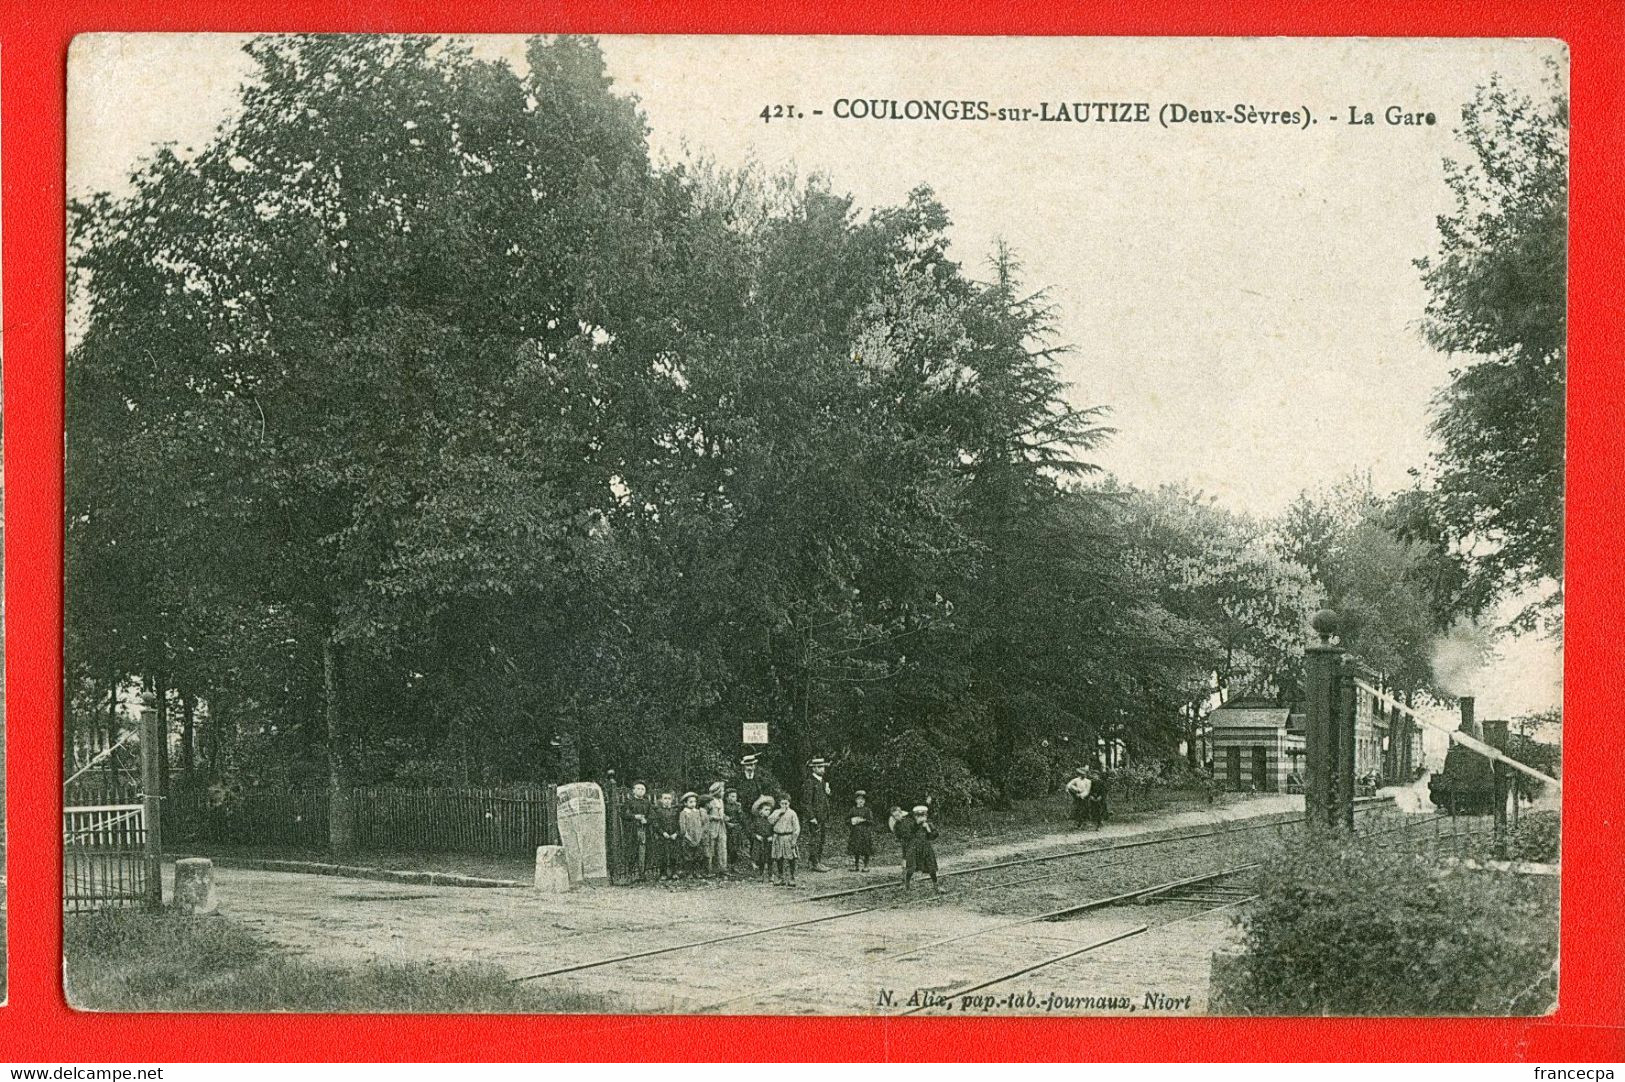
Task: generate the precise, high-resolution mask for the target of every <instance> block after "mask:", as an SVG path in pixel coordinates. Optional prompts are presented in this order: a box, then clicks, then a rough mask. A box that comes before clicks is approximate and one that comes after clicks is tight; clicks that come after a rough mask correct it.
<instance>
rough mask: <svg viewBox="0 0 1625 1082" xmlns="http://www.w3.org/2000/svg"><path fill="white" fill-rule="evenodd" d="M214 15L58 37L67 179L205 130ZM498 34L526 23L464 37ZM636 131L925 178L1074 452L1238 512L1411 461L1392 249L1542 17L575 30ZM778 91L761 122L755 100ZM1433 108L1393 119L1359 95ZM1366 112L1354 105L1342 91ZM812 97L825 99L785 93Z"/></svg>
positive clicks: (1532, 652) (1420, 406) (1529, 655)
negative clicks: (1076, 445)
mask: <svg viewBox="0 0 1625 1082" xmlns="http://www.w3.org/2000/svg"><path fill="white" fill-rule="evenodd" d="M243 40H244V39H242V38H240V37H235V36H231V35H118V36H115V35H93V36H89V37H81V38H79V39H77V40H76V42H75V46H74V51H73V53H72V55H71V57H70V65H69V140H70V144H69V145H70V153H69V190H70V192H73V193H75V194H83V193H85V192H88V191H93V190H102V189H109V190H113V191H118V190H120V189H121V188H123V187H124V186H125V185H126V184H127V178H128V174H129V172H130V171H131V169H132V168H133V167H134V165H135V164H136V163H137V162H138V161H139V160H140V159H141V158H142V157H143V156H145V155H147V154H149V153H150V152H151V151H152V149H153V148H154V147H155V146H157V145H158V144H160V143H165V142H170V143H174V144H176V145H177V147H178V148H180V149H182V150H183V151H184V149H185V148H187V147H196V146H200V145H202V144H203V143H205V142H206V141H207V139H208V137H209V135H210V133H211V132H212V131H213V130H214V128H215V127H216V126H217V125H218V124H220V123H221V122H223V121H225V120H227V119H228V118H229V117H230V116H231V114H232V112H233V110H234V108H235V102H236V92H237V88H238V86H239V84H240V83H241V82H242V81H243V80H244V79H245V78H247V77H249V75H250V74H251V66H250V65H249V63H248V62H247V60H246V58H245V57H243V55H242V53H241V48H240V46H241V44H242V41H243ZM474 40H475V48H476V50H477V51H478V52H480V53H482V54H487V55H502V56H508V57H511V58H513V59H514V61H515V62H516V63H520V62H522V56H523V40H522V39H517V38H482V39H474ZM600 43H601V45H602V47H603V50H604V54H605V57H606V62H607V65H608V69H609V74H610V75H611V76H612V77H613V78H614V79H615V82H616V85H617V87H618V88H619V89H621V90H624V91H630V92H632V93H634V94H636V95H637V96H638V98H639V100H640V103H641V106H642V108H643V111H644V113H645V115H646V117H647V119H648V123H649V126H650V141H651V145H652V147H653V148H654V151H655V153H656V154H657V156H660V157H663V158H666V159H670V160H678V159H681V158H683V157H684V156H686V155H689V154H699V155H704V156H707V157H710V158H713V159H715V160H716V161H717V162H718V163H720V164H722V165H724V166H731V167H736V166H741V165H745V164H748V163H754V164H756V165H759V166H761V167H763V168H765V169H768V170H779V169H783V168H794V169H796V170H798V171H799V172H800V173H802V174H810V173H821V174H824V175H826V176H828V177H829V179H830V181H831V182H832V185H833V187H834V188H835V189H836V190H838V191H845V192H849V193H851V194H852V195H853V196H854V197H855V199H856V201H857V203H858V205H859V206H860V207H862V208H876V207H884V206H887V205H893V204H896V203H898V202H900V201H901V200H902V199H904V198H905V197H906V195H907V193H908V192H909V191H910V190H911V189H912V188H914V187H915V186H917V185H921V184H927V185H930V186H931V187H932V188H933V189H934V190H935V191H936V193H937V196H938V197H939V199H940V200H941V201H942V203H943V204H944V205H945V206H946V208H947V210H948V212H949V214H950V215H951V217H952V219H953V222H954V224H953V227H952V230H951V237H952V240H953V246H952V249H951V255H952V256H953V257H954V258H956V259H958V260H959V261H961V262H962V263H964V264H965V265H966V266H967V268H969V269H970V270H971V271H973V272H976V273H979V272H980V271H981V270H982V269H983V268H985V265H986V259H987V256H988V254H989V253H990V252H991V251H992V250H993V248H994V246H995V244H996V243H998V242H999V241H1000V240H1002V241H1004V242H1006V243H1008V244H1009V245H1010V246H1011V247H1012V248H1013V249H1014V251H1015V253H1016V255H1017V257H1018V258H1019V259H1020V261H1021V263H1022V265H1023V268H1024V273H1025V276H1026V280H1027V282H1028V283H1029V285H1031V286H1032V287H1034V288H1039V287H1042V288H1045V289H1047V290H1048V295H1049V298H1050V300H1051V302H1052V303H1053V304H1054V306H1055V310H1056V317H1057V329H1058V337H1059V339H1060V340H1061V341H1062V342H1065V343H1067V344H1069V345H1070V346H1072V347H1073V352H1071V353H1070V354H1069V355H1067V357H1066V358H1065V360H1064V362H1063V368H1064V375H1065V376H1066V378H1067V379H1068V380H1069V381H1070V383H1071V385H1072V386H1071V391H1070V395H1071V398H1072V400H1073V401H1074V402H1075V403H1076V404H1078V405H1085V406H1095V405H1105V406H1107V407H1109V409H1110V415H1109V421H1108V423H1109V424H1111V425H1112V426H1113V427H1114V428H1115V429H1116V433H1115V435H1114V437H1113V438H1112V439H1111V441H1110V442H1109V443H1108V444H1107V445H1106V446H1105V447H1103V448H1102V449H1100V450H1099V451H1098V452H1095V453H1094V454H1093V456H1092V457H1093V458H1094V460H1095V461H1097V462H1098V464H1099V465H1101V466H1102V467H1104V468H1105V469H1107V470H1109V471H1110V472H1112V473H1113V474H1115V475H1117V476H1119V477H1121V478H1122V479H1124V480H1126V481H1130V482H1133V483H1137V484H1146V485H1151V484H1160V483H1164V482H1179V483H1184V484H1187V485H1189V486H1191V487H1193V488H1196V489H1200V490H1203V491H1205V492H1208V493H1211V494H1213V495H1216V496H1217V497H1218V498H1219V499H1220V501H1221V502H1223V503H1224V504H1225V505H1227V506H1230V507H1233V508H1236V509H1239V510H1244V511H1248V512H1251V513H1254V514H1258V515H1269V514H1273V513H1275V512H1278V511H1279V510H1281V509H1282V508H1283V507H1284V506H1285V505H1286V504H1287V503H1289V502H1290V501H1291V499H1292V498H1293V497H1294V496H1295V495H1296V494H1297V493H1298V492H1300V491H1302V490H1304V489H1306V488H1315V487H1317V486H1322V485H1329V484H1331V483H1333V482H1335V481H1336V480H1338V479H1339V478H1341V477H1343V476H1345V475H1347V474H1349V473H1351V472H1358V473H1369V474H1370V476H1371V478H1372V480H1373V482H1374V483H1375V485H1376V487H1377V488H1378V490H1379V491H1388V490H1392V489H1396V488H1400V487H1403V486H1405V485H1406V484H1407V483H1408V477H1407V471H1408V470H1410V469H1411V468H1416V467H1422V466H1423V465H1424V464H1425V463H1426V460H1427V457H1428V454H1429V449H1430V442H1429V437H1428V434H1427V418H1428V408H1429V403H1430V401H1431V400H1432V398H1433V396H1434V395H1435V394H1436V393H1437V391H1438V390H1439V389H1440V388H1442V387H1443V386H1445V385H1446V384H1447V383H1448V381H1449V379H1450V373H1451V370H1452V368H1453V367H1456V366H1458V365H1460V364H1461V363H1463V359H1461V358H1451V357H1449V356H1446V355H1443V354H1441V353H1439V352H1437V351H1435V350H1433V349H1431V348H1429V347H1428V346H1427V345H1426V344H1425V343H1424V342H1423V341H1422V338H1421V335H1420V332H1419V329H1418V326H1417V324H1418V320H1419V317H1420V315H1421V312H1422V309H1423V305H1424V303H1425V299H1426V296H1425V293H1424V290H1423V288H1422V285H1421V282H1420V279H1419V275H1418V272H1417V270H1416V268H1415V266H1414V262H1413V261H1414V260H1416V259H1418V258H1420V257H1423V256H1426V255H1428V254H1429V253H1430V252H1431V251H1432V250H1433V249H1434V246H1435V244H1436V231H1435V225H1434V223H1435V220H1436V218H1437V216H1438V215H1439V214H1441V213H1445V212H1448V211H1449V210H1450V208H1451V206H1452V197H1451V193H1450V191H1449V189H1448V188H1447V187H1446V185H1445V182H1444V170H1443V164H1442V163H1443V160H1444V159H1445V158H1446V157H1451V156H1459V155H1460V154H1462V153H1463V149H1462V147H1461V145H1460V144H1459V143H1458V142H1457V139H1456V136H1455V128H1456V127H1457V124H1458V122H1459V118H1460V110H1461V106H1462V104H1463V103H1464V102H1466V101H1468V100H1470V99H1471V97H1472V95H1473V91H1474V88H1475V87H1477V86H1478V85H1480V84H1482V83H1484V82H1485V81H1486V80H1488V79H1489V78H1490V76H1491V75H1499V76H1500V77H1501V79H1502V80H1503V81H1504V82H1505V83H1506V84H1507V85H1509V86H1511V87H1513V88H1517V89H1524V90H1528V91H1538V89H1539V88H1540V85H1541V82H1542V79H1543V78H1544V76H1545V74H1546V66H1547V64H1548V63H1550V62H1553V61H1555V62H1557V63H1558V64H1559V66H1560V69H1561V70H1562V71H1563V72H1564V73H1565V77H1566V70H1567V56H1566V52H1565V50H1564V47H1563V45H1562V43H1560V42H1556V41H1545V40H1527V41H1521V40H1446V39H1417V40H1407V41H1393V40H1390V41H1377V40H1370V39H1345V40H1313V39H1310V40H1303V39H1298V40H1291V39H1214V40H1207V39H1161V40H1152V39H1062V38H985V39H972V38H892V39H887V38H835V37H804V38H760V37H758V38H747V37H687V38H683V37H675V38H655V37H604V38H600ZM841 99H897V100H898V101H906V100H910V99H954V100H959V99H970V100H982V101H987V102H988V103H989V104H990V106H991V107H992V108H993V109H995V110H996V109H998V108H999V107H1001V106H1005V107H1030V108H1036V107H1037V106H1038V104H1039V103H1040V102H1049V103H1051V110H1052V111H1053V110H1054V107H1055V104H1056V103H1060V102H1075V101H1110V102H1142V101H1143V102H1147V103H1149V107H1150V111H1151V115H1152V122H1151V123H1148V124H1129V123H1124V124H1100V123H1094V122H1091V123H1087V124H1077V123H1035V122H1020V123H1017V122H1010V121H1005V122H1000V121H997V120H989V121H984V122H952V121H906V120H898V121H891V120H855V119H845V120H843V119H837V118H836V117H835V116H834V115H833V114H834V112H835V103H836V102H837V101H839V100H841ZM1166 103H1181V104H1185V105H1188V106H1192V107H1197V108H1206V109H1215V110H1223V111H1230V110H1233V109H1234V108H1235V107H1236V106H1237V105H1241V106H1243V107H1247V106H1251V107H1253V108H1254V109H1256V110H1259V111H1266V110H1276V111H1297V112H1300V113H1307V114H1308V115H1310V116H1312V117H1313V118H1314V122H1313V123H1312V124H1310V125H1309V126H1308V127H1307V128H1296V127H1292V128H1286V127H1281V126H1268V125H1258V124H1250V125H1247V124H1244V125H1237V124H1220V125H1175V126H1173V127H1170V128H1164V127H1163V126H1161V125H1160V124H1158V123H1156V117H1157V115H1158V113H1159V111H1160V109H1161V107H1162V106H1163V105H1164V104H1166ZM776 104H777V105H785V106H790V107H793V111H795V112H798V113H800V114H802V115H801V117H800V118H799V119H781V120H770V121H768V122H765V123H764V122H763V120H762V119H761V116H760V114H761V111H762V109H763V108H764V106H772V105H776ZM1390 106H1397V107H1399V108H1400V109H1401V110H1403V111H1405V112H1412V113H1418V114H1427V113H1432V114H1433V116H1434V120H1435V122H1434V123H1433V124H1431V125H1430V124H1427V123H1425V122H1424V123H1419V124H1414V125H1390V124H1388V123H1386V122H1385V120H1384V116H1383V114H1384V110H1386V109H1387V108H1389V107H1390ZM1351 107H1353V108H1354V109H1355V110H1356V112H1358V113H1361V114H1363V113H1365V112H1370V113H1371V114H1372V116H1373V120H1374V121H1375V123H1373V124H1369V125H1357V126H1356V125H1351V124H1350V123H1349V116H1350V109H1351ZM815 109H822V110H823V111H824V113H823V115H822V116H814V115H812V112H813V110H815ZM1506 649H1508V650H1513V651H1514V656H1512V657H1509V658H1508V664H1507V665H1503V666H1500V667H1499V668H1500V669H1503V670H1507V671H1509V672H1511V671H1516V672H1518V673H1521V674H1522V675H1521V676H1520V677H1519V678H1518V679H1517V680H1516V681H1514V683H1515V684H1516V685H1517V686H1515V687H1509V688H1507V689H1505V691H1504V698H1506V699H1507V701H1508V702H1509V703H1510V702H1512V701H1517V702H1519V703H1520V708H1522V707H1528V708H1536V707H1537V706H1538V705H1545V704H1548V703H1553V702H1555V701H1556V695H1557V687H1558V684H1557V679H1558V673H1557V655H1556V653H1555V652H1554V650H1553V648H1552V647H1551V645H1550V644H1545V645H1538V644H1531V643H1528V642H1523V643H1513V644H1508V645H1507V647H1506Z"/></svg>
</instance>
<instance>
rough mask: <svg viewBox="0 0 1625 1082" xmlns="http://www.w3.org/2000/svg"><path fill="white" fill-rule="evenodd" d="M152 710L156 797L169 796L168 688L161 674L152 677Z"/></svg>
mask: <svg viewBox="0 0 1625 1082" xmlns="http://www.w3.org/2000/svg"><path fill="white" fill-rule="evenodd" d="M152 710H153V713H154V714H155V715H156V718H157V721H156V731H157V734H158V745H157V747H155V748H154V749H153V752H154V754H156V755H157V756H158V795H159V796H161V797H167V796H168V795H169V688H168V687H167V686H166V685H165V684H164V674H163V672H161V671H160V672H156V673H153V675H152Z"/></svg>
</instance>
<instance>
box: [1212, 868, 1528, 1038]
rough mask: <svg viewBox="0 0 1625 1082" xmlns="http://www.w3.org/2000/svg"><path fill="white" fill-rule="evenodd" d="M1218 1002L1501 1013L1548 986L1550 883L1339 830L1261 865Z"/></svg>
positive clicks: (1297, 1011)
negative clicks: (1241, 951)
mask: <svg viewBox="0 0 1625 1082" xmlns="http://www.w3.org/2000/svg"><path fill="white" fill-rule="evenodd" d="M1260 880H1261V882H1262V884H1263V889H1262V891H1261V893H1260V895H1259V897H1258V900H1257V901H1256V902H1255V903H1254V904H1253V905H1252V906H1251V907H1250V908H1249V910H1248V911H1247V913H1246V914H1245V915H1244V916H1243V917H1242V918H1241V926H1242V929H1243V932H1244V936H1245V939H1244V947H1245V955H1244V957H1243V958H1242V959H1241V961H1240V963H1239V964H1238V966H1237V967H1236V968H1235V970H1234V973H1233V977H1232V980H1231V984H1230V986H1227V987H1225V988H1223V989H1220V990H1219V991H1220V993H1221V997H1220V998H1221V1000H1222V1006H1223V1008H1224V1009H1226V1010H1232V1011H1237V1012H1240V1013H1243V1014H1287V1015H1303V1014H1308V1015H1321V1014H1332V1015H1441V1014H1458V1015H1471V1014H1482V1015H1506V1014H1532V1013H1539V1012H1541V1011H1543V1010H1546V1009H1548V1008H1549V1007H1550V1006H1551V1001H1552V997H1553V996H1555V983H1553V976H1552V975H1553V973H1554V972H1555V963H1556V959H1557V939H1558V919H1557V916H1558V915H1557V884H1556V881H1555V880H1553V879H1551V878H1549V877H1544V876H1522V875H1514V874H1510V873H1500V872H1490V871H1474V870H1470V869H1468V868H1466V867H1465V866H1463V865H1460V864H1452V865H1443V864H1437V863H1434V862H1432V861H1430V860H1428V859H1427V858H1425V857H1421V856H1416V855H1412V854H1409V853H1403V852H1394V851H1391V850H1384V849H1378V848H1375V847H1372V846H1370V845H1368V844H1362V843H1360V842H1357V841H1350V840H1348V839H1346V838H1308V839H1299V840H1297V841H1295V842H1293V843H1290V844H1289V845H1288V846H1287V847H1286V848H1285V849H1283V850H1282V851H1280V852H1278V853H1277V854H1276V855H1275V856H1273V857H1271V858H1270V859H1268V860H1267V861H1266V862H1265V866H1264V868H1263V869H1262V871H1261V873H1260Z"/></svg>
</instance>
